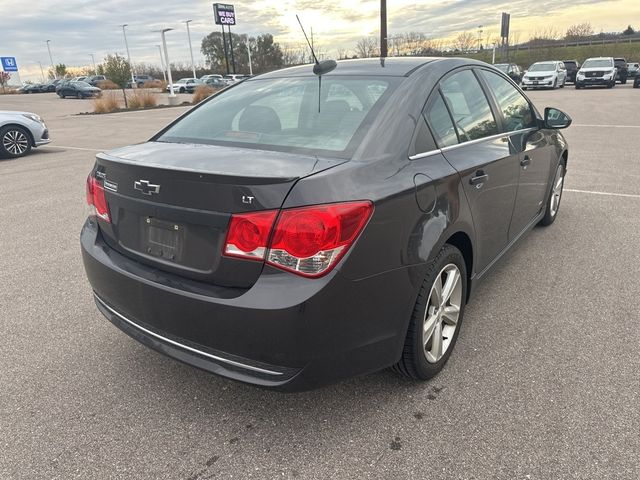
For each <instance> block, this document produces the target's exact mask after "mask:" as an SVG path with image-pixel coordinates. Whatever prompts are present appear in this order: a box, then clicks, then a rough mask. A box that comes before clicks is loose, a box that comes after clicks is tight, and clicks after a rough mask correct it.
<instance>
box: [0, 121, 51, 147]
mask: <svg viewBox="0 0 640 480" xmlns="http://www.w3.org/2000/svg"><path fill="white" fill-rule="evenodd" d="M50 141H51V139H50V138H49V130H48V129H47V125H46V124H45V123H44V120H42V118H40V117H39V116H38V115H36V114H35V113H29V112H12V111H8V110H0V157H4V158H17V157H22V156H23V155H26V154H27V153H29V152H30V151H31V149H32V148H35V147H39V146H40V145H45V144H47V143H49V142H50Z"/></svg>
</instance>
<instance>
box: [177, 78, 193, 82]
mask: <svg viewBox="0 0 640 480" xmlns="http://www.w3.org/2000/svg"><path fill="white" fill-rule="evenodd" d="M189 80H191V79H190V78H181V79H180V80H178V81H177V82H176V83H187V82H188V81H189Z"/></svg>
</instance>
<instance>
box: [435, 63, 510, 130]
mask: <svg viewBox="0 0 640 480" xmlns="http://www.w3.org/2000/svg"><path fill="white" fill-rule="evenodd" d="M441 91H442V95H443V96H444V99H445V101H446V102H447V106H448V107H449V110H450V111H451V115H452V116H453V120H454V123H455V126H456V130H457V131H458V136H459V137H460V141H462V142H466V141H469V140H477V139H479V138H484V137H489V136H491V135H495V134H497V133H498V125H497V124H496V119H495V118H494V116H493V112H492V111H491V107H490V106H489V101H488V100H487V97H486V96H485V94H484V91H483V90H482V87H481V86H480V83H478V80H477V79H476V76H475V75H474V74H473V72H472V71H471V70H463V71H462V72H459V73H456V74H454V75H452V76H450V77H449V78H447V79H445V80H444V81H443V82H442V84H441Z"/></svg>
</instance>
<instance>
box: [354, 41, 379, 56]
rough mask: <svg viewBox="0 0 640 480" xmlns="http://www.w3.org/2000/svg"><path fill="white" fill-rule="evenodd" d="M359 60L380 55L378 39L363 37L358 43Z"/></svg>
mask: <svg viewBox="0 0 640 480" xmlns="http://www.w3.org/2000/svg"><path fill="white" fill-rule="evenodd" d="M355 50H356V55H357V56H358V58H369V57H375V56H377V55H378V39H377V38H376V37H362V38H361V39H360V40H358V41H357V43H356V48H355Z"/></svg>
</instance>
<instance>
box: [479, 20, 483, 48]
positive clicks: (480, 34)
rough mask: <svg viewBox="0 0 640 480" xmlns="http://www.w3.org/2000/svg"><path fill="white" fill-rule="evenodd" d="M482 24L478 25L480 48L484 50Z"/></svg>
mask: <svg viewBox="0 0 640 480" xmlns="http://www.w3.org/2000/svg"><path fill="white" fill-rule="evenodd" d="M482 32H483V30H482V25H478V50H482Z"/></svg>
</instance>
